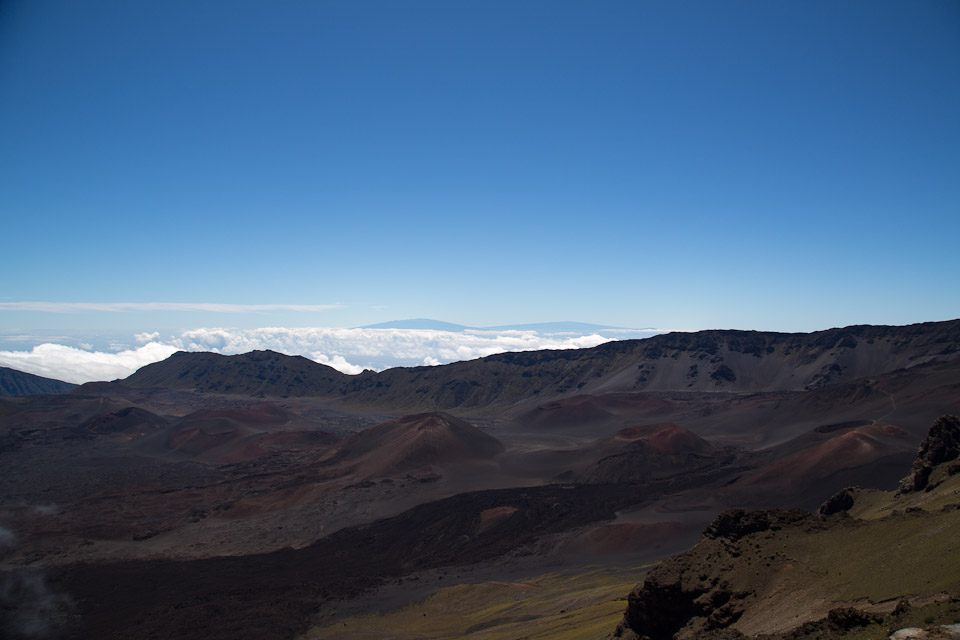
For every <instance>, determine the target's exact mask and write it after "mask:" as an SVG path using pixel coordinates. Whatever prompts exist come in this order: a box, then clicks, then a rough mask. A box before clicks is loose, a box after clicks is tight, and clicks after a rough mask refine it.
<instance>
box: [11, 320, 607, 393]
mask: <svg viewBox="0 0 960 640" xmlns="http://www.w3.org/2000/svg"><path fill="white" fill-rule="evenodd" d="M134 338H135V339H136V340H137V342H140V343H144V344H141V346H139V347H137V348H136V349H125V350H123V351H120V352H118V353H109V352H97V351H90V350H83V349H76V348H73V347H68V346H64V345H59V344H49V343H48V344H41V345H38V346H36V347H34V348H33V349H32V350H31V351H0V364H2V365H4V366H8V367H12V368H14V369H20V370H21V371H27V372H30V373H35V374H37V375H42V376H46V377H50V378H57V379H60V380H66V381H68V382H87V381H91V380H112V379H115V378H124V377H126V376H128V375H130V374H131V373H133V372H134V371H136V370H137V369H138V368H140V367H142V366H144V365H146V364H149V363H151V362H156V361H159V360H163V359H165V358H167V357H169V356H170V355H171V354H173V353H174V352H175V351H177V350H184V351H213V352H216V353H222V354H224V355H233V354H238V353H246V352H248V351H253V350H255V349H270V350H273V351H278V352H280V353H285V354H287V355H301V356H304V357H306V358H310V359H312V360H314V361H316V362H320V363H323V364H326V365H329V366H331V367H334V368H335V369H337V370H339V371H342V372H344V373H348V374H357V373H360V372H361V371H363V370H364V369H374V370H378V371H379V370H383V369H387V368H390V367H397V366H424V365H438V364H446V363H449V362H455V361H458V360H472V359H474V358H481V357H484V356H489V355H492V354H495V353H502V352H505V351H533V350H539V349H581V348H587V347H595V346H597V345H599V344H603V343H604V342H609V341H610V340H611V339H612V338H610V337H605V336H602V335H599V334H596V333H594V334H587V335H577V334H570V335H567V334H564V335H556V334H541V333H538V332H536V331H517V330H509V331H465V332H452V331H435V330H422V329H336V328H324V327H313V328H285V327H263V328H259V329H229V328H202V329H191V330H186V331H181V332H180V333H178V334H177V335H175V336H172V337H171V338H169V339H160V336H159V333H157V332H153V333H140V334H136V335H135V336H134Z"/></svg>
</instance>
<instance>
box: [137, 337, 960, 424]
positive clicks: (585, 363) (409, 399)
mask: <svg viewBox="0 0 960 640" xmlns="http://www.w3.org/2000/svg"><path fill="white" fill-rule="evenodd" d="M958 343H960V320H950V321H946V322H929V323H923V324H914V325H907V326H902V327H890V326H872V325H859V326H852V327H845V328H842V329H829V330H826V331H818V332H814V333H773V332H760V331H736V330H723V331H699V332H695V333H669V334H663V335H658V336H654V337H651V338H647V339H645V340H621V341H615V342H608V343H605V344H602V345H600V346H598V347H594V348H591V349H568V350H552V351H551V350H547V351H525V352H510V353H500V354H496V355H492V356H488V357H486V358H481V359H477V360H469V361H463V362H454V363H451V364H447V365H442V366H436V367H410V368H403V367H397V368H394V369H387V370H386V371H382V372H379V373H377V372H373V371H364V372H363V373H361V374H359V375H355V376H350V375H346V374H343V373H340V372H339V371H337V370H335V369H333V368H331V367H328V366H325V365H322V364H318V363H316V362H313V361H311V360H308V359H306V358H302V357H299V356H285V355H282V354H278V353H275V352H272V351H254V352H251V353H247V354H243V355H237V356H221V355H217V354H211V353H185V352H178V353H176V354H174V355H173V356H171V357H170V358H168V359H167V360H164V361H162V362H158V363H154V364H150V365H147V366H145V367H143V368H141V369H140V370H138V371H137V372H136V373H134V374H133V375H131V376H130V377H128V378H126V379H125V380H124V381H123V384H125V385H127V386H130V387H167V388H178V389H196V390H199V391H211V392H218V393H242V394H250V395H256V394H264V395H273V396H285V395H289V396H322V397H342V398H344V399H345V400H347V401H349V402H351V403H354V404H358V405H365V406H377V407H390V408H391V409H402V410H414V411H415V410H429V411H434V410H446V409H452V408H456V407H486V406H504V405H509V404H513V403H516V402H519V401H521V400H526V401H532V405H531V406H536V405H538V404H542V403H544V402H547V401H549V400H553V399H559V398H564V397H570V396H573V395H585V394H610V393H625V392H631V393H632V392H641V391H657V392H675V391H701V392H704V391H706V392H710V391H721V392H761V391H801V390H811V389H817V388H821V387H825V386H828V385H833V384H837V383H841V382H849V381H852V380H856V379H858V378H862V377H865V376H872V375H878V374H881V373H885V372H890V371H893V370H896V369H901V368H906V367H912V366H915V365H919V364H924V363H927V362H931V361H945V360H953V359H956V358H957V356H958V354H957V348H956V345H957V344H958Z"/></svg>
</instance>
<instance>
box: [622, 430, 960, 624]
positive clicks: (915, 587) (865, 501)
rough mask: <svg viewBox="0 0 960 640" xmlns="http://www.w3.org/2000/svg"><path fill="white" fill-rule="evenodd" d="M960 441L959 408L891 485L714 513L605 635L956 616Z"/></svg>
mask: <svg viewBox="0 0 960 640" xmlns="http://www.w3.org/2000/svg"><path fill="white" fill-rule="evenodd" d="M958 443H960V419H958V418H957V417H955V416H944V417H942V418H940V419H939V420H937V422H936V423H935V424H934V426H933V427H932V428H931V430H930V433H929V435H928V437H927V438H926V439H925V441H924V443H923V444H922V445H921V448H920V454H919V456H918V459H917V461H916V463H915V464H914V467H913V469H912V471H911V475H910V476H908V478H906V479H905V480H904V482H903V483H901V488H900V491H899V492H898V493H896V494H894V493H892V492H882V491H878V490H863V489H857V488H851V489H846V490H844V491H841V492H840V493H839V494H837V495H836V496H834V497H833V498H831V499H830V500H829V501H828V502H827V503H825V504H824V505H823V507H822V508H821V510H820V514H819V515H818V516H814V515H811V514H810V513H807V512H805V511H802V510H799V509H794V510H791V511H783V510H772V511H753V512H749V511H744V510H742V509H735V510H730V511H726V512H724V513H722V514H720V515H719V516H718V517H717V518H716V520H715V521H714V522H713V524H712V525H710V526H709V527H708V528H707V530H706V531H705V532H704V535H703V539H702V540H701V541H700V543H699V544H697V545H696V546H695V547H694V548H693V549H691V550H690V551H687V552H686V553H683V554H681V555H679V556H674V557H673V558H670V559H668V560H666V561H664V562H663V563H661V564H660V565H658V566H657V567H656V568H654V569H653V570H652V571H651V572H650V574H649V575H648V576H647V578H646V580H645V581H644V583H643V584H642V585H640V586H638V587H637V588H636V589H635V590H634V591H633V592H632V593H631V594H630V597H629V599H628V606H627V611H626V613H625V615H624V619H623V622H622V623H621V625H620V626H619V627H618V629H617V630H616V631H615V632H614V634H613V636H614V637H620V638H638V637H646V638H650V639H651V640H670V639H673V640H687V639H692V638H703V639H704V640H709V639H711V638H716V639H720V638H723V639H727V640H729V639H731V638H754V637H761V636H762V637H763V638H767V639H771V640H772V639H774V638H776V639H784V640H786V639H790V640H806V639H810V640H812V639H813V638H819V639H824V640H827V639H832V638H837V639H839V638H880V637H887V635H888V634H889V633H890V630H893V629H898V628H901V627H910V626H935V625H939V624H955V623H957V622H960V553H958V552H957V544H958V542H957V531H960V463H958V462H957V455H958V454H960V446H958ZM931 452H933V454H931ZM917 477H921V478H923V480H922V481H921V482H920V483H919V484H918V483H917V482H915V480H916V478H917ZM909 637H939V636H932V635H931V636H920V635H918V636H909Z"/></svg>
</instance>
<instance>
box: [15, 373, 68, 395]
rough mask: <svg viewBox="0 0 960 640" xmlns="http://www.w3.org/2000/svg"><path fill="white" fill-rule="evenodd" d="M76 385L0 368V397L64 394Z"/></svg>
mask: <svg viewBox="0 0 960 640" xmlns="http://www.w3.org/2000/svg"><path fill="white" fill-rule="evenodd" d="M76 386H77V385H75V384H71V383H69V382H63V381H62V380H54V379H53V378H44V377H42V376H35V375H33V374H32V373H26V372H24V371H17V370H16V369H9V368H7V367H0V396H31V395H36V394H40V393H66V392H67V391H70V389H73V388H74V387H76Z"/></svg>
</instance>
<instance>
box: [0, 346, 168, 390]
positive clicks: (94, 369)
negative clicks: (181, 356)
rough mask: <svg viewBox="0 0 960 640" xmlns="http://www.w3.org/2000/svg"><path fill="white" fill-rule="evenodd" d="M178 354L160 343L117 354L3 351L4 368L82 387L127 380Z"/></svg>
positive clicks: (41, 348)
mask: <svg viewBox="0 0 960 640" xmlns="http://www.w3.org/2000/svg"><path fill="white" fill-rule="evenodd" d="M176 351H177V348H176V347H175V346H173V345H169V344H161V343H159V342H150V343H147V344H145V345H143V346H141V347H138V348H136V349H125V350H122V351H118V352H116V353H109V352H104V351H87V350H84V349H77V348H76V347H68V346H65V345H62V344H52V343H49V342H48V343H45V344H40V345H37V346H35V347H34V348H33V349H31V350H30V351H0V365H3V366H5V367H10V368H11V369H19V370H20V371H26V372H27V373H33V374H36V375H38V376H43V377H45V378H54V379H56V380H63V381H65V382H74V383H77V384H80V383H83V382H90V381H93V380H115V379H117V378H125V377H127V376H128V375H130V374H131V373H133V372H134V371H136V370H137V369H139V368H140V367H142V366H144V365H148V364H150V363H151V362H158V361H160V360H163V359H164V358H169V357H170V356H171V355H173V354H174V353H175V352H176Z"/></svg>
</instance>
